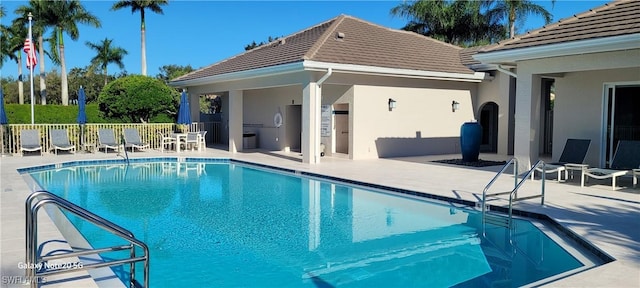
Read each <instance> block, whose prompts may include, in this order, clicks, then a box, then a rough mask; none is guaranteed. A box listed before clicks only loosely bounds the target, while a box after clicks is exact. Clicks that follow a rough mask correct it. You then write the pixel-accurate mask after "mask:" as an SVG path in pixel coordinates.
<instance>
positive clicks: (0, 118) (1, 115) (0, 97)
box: [0, 87, 9, 155]
mask: <svg viewBox="0 0 640 288" xmlns="http://www.w3.org/2000/svg"><path fill="white" fill-rule="evenodd" d="M8 123H9V120H8V119H7V113H5V112H4V94H3V93H2V87H0V126H2V127H0V133H2V135H1V136H2V155H4V146H5V143H4V142H5V140H4V125H6V124H8Z"/></svg>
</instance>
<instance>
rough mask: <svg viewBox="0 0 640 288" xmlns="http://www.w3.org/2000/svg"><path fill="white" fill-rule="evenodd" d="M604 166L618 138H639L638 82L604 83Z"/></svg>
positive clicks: (639, 93)
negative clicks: (628, 83) (624, 83)
mask: <svg viewBox="0 0 640 288" xmlns="http://www.w3.org/2000/svg"><path fill="white" fill-rule="evenodd" d="M605 101H606V102H605V103H607V110H606V111H607V115H606V153H605V155H606V159H605V161H606V163H605V164H606V167H609V164H610V162H611V159H613V155H614V153H615V151H616V147H618V142H619V141H620V140H640V84H634V85H615V84H614V85H606V86H605Z"/></svg>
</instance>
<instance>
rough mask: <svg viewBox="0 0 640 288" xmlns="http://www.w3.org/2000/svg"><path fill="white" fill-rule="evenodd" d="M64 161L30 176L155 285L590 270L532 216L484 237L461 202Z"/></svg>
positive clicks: (433, 283) (180, 165) (466, 282)
mask: <svg viewBox="0 0 640 288" xmlns="http://www.w3.org/2000/svg"><path fill="white" fill-rule="evenodd" d="M60 167H62V166H60ZM62 168H63V169H51V170H44V171H37V172H36V171H34V172H31V173H30V174H31V176H32V177H33V178H34V180H35V181H36V182H37V183H38V184H39V185H40V186H41V187H42V188H44V189H47V190H49V191H51V192H53V193H55V194H57V195H59V196H63V197H65V198H66V199H68V200H70V201H71V202H73V203H75V204H77V205H79V206H81V207H84V208H87V209H88V210H90V211H92V212H94V213H96V214H98V215H101V216H102V217H105V218H106V219H109V220H111V221H113V222H115V223H117V224H119V225H121V226H123V227H125V228H127V229H129V230H131V231H132V232H133V233H134V234H135V235H136V236H137V238H139V239H141V240H142V241H144V242H146V243H147V245H149V248H150V255H151V261H150V265H151V268H150V271H151V277H150V278H151V285H152V286H153V287H176V286H178V287H183V286H197V287H202V286H223V287H237V286H296V287H297V286H322V287H332V286H340V287H343V286H344V287H371V286H385V287H389V286H420V287H449V286H458V287H479V286H492V285H493V286H505V287H514V286H523V285H527V284H530V283H534V282H536V281H545V280H542V279H548V277H552V276H554V275H562V274H563V273H564V274H566V273H572V271H577V270H580V269H586V268H587V266H588V265H589V264H585V263H583V261H582V260H583V259H580V261H579V259H577V258H584V257H585V256H575V254H574V255H572V254H570V253H568V252H567V250H565V249H564V248H562V247H561V246H559V245H558V244H556V243H555V242H554V241H552V240H551V239H550V238H549V236H548V235H547V234H545V233H542V232H541V231H540V229H539V228H538V227H537V226H536V225H534V224H532V223H531V222H528V221H523V220H517V221H516V224H515V228H514V230H513V231H509V230H508V229H504V228H501V227H495V226H488V228H487V230H486V236H483V233H482V232H483V231H482V228H481V217H480V214H478V213H477V212H476V211H473V210H471V209H467V208H465V207H463V206H462V205H455V204H447V203H439V202H431V201H427V200H426V199H417V198H416V197H409V196H402V195H395V194H391V193H385V192H384V191H379V190H376V189H373V188H367V187H362V186H358V185H345V184H343V183H339V182H332V181H328V180H326V179H319V178H310V177H302V176H301V175H296V174H295V173H288V172H281V171H274V170H266V169H264V168H262V167H257V166H251V165H245V164H241V163H236V162H230V161H223V160H221V161H214V163H205V162H193V163H192V162H178V161H176V160H175V159H173V161H168V162H151V163H132V164H131V165H129V166H127V165H124V164H114V165H91V166H74V165H64V167H62ZM70 220H71V222H72V223H73V225H74V226H76V228H77V229H78V230H79V231H80V232H81V233H82V234H83V235H84V236H85V238H86V239H87V240H88V241H89V242H90V243H91V244H92V245H96V246H108V245H113V244H114V243H115V242H116V241H118V240H117V239H115V238H114V237H112V236H111V235H109V234H107V233H104V232H102V231H100V230H98V228H96V227H93V226H92V225H89V224H88V223H86V222H82V221H79V220H78V219H74V218H70ZM572 252H575V251H572ZM105 257H109V256H105ZM591 265H592V264H591ZM115 271H116V273H117V274H118V275H125V274H126V273H122V271H118V270H117V269H116V270H115ZM137 271H141V270H140V269H138V270H137ZM122 277H125V276H122ZM538 283H539V282H538Z"/></svg>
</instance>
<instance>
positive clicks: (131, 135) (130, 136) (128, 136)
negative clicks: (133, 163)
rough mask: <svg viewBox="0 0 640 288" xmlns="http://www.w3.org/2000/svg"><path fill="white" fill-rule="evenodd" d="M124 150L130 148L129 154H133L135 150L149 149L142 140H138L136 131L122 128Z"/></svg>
mask: <svg viewBox="0 0 640 288" xmlns="http://www.w3.org/2000/svg"><path fill="white" fill-rule="evenodd" d="M124 148H125V149H127V148H131V152H134V151H135V149H136V148H138V149H145V148H149V144H148V143H143V142H142V140H140V134H139V133H138V129H135V128H124Z"/></svg>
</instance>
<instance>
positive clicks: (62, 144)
mask: <svg viewBox="0 0 640 288" xmlns="http://www.w3.org/2000/svg"><path fill="white" fill-rule="evenodd" d="M49 136H50V137H51V149H53V152H54V153H55V154H56V155H58V150H64V151H69V152H72V153H76V145H73V144H71V143H70V141H69V135H68V134H67V129H52V130H51V131H49Z"/></svg>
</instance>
